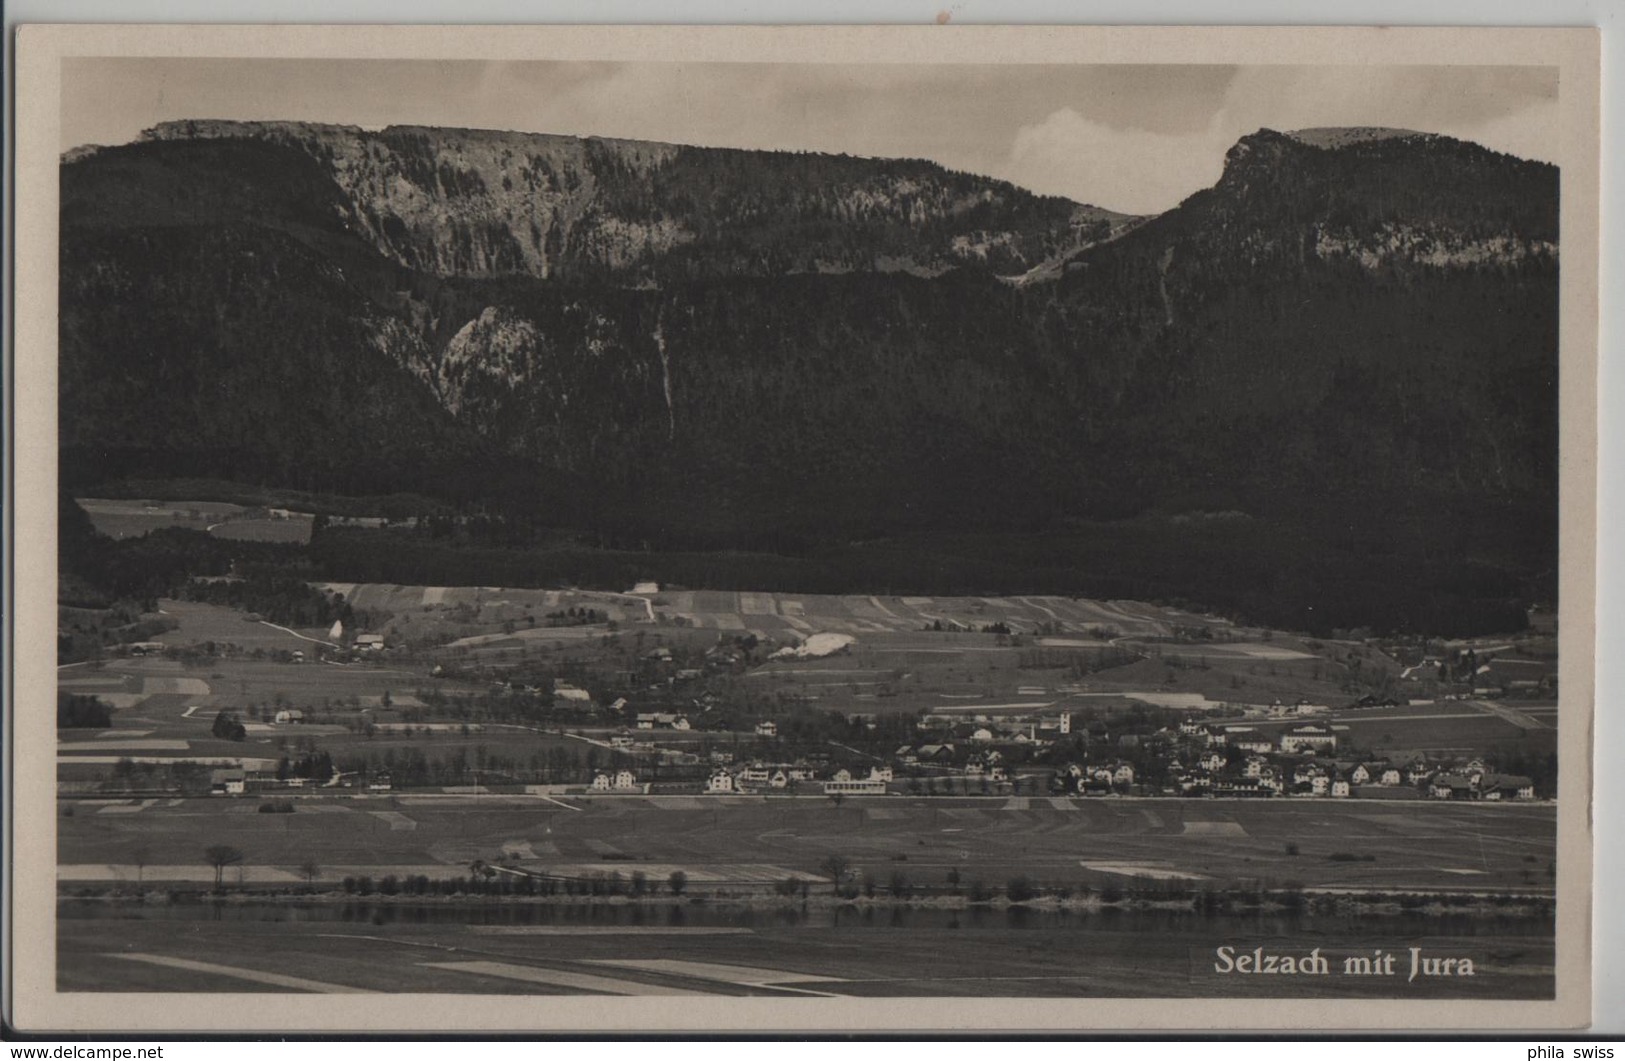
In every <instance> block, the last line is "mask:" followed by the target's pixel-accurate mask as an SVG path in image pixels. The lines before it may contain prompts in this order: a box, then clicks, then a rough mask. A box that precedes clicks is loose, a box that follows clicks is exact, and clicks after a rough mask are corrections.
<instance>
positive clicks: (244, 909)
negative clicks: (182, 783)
mask: <svg viewBox="0 0 1625 1061" xmlns="http://www.w3.org/2000/svg"><path fill="white" fill-rule="evenodd" d="M57 909H58V913H59V916H60V917H61V918H62V919H64V920H70V921H76V920H125V921H260V922H312V923H333V922H340V923H348V924H373V925H460V924H467V925H566V926H569V925H600V926H616V925H626V926H633V925H670V926H674V927H711V926H730V927H745V928H778V929H787V928H788V929H839V930H843V931H847V930H850V931H862V932H884V931H899V930H908V929H932V928H947V929H956V930H966V931H994V930H996V931H1001V932H1002V931H1017V932H1072V933H1076V932H1176V933H1177V932H1213V931H1225V932H1232V933H1238V934H1246V935H1248V936H1292V937H1295V938H1312V937H1315V936H1325V937H1327V938H1328V939H1332V938H1338V937H1346V936H1348V935H1349V934H1350V933H1360V932H1372V931H1380V932H1383V933H1393V934H1401V935H1403V934H1413V933H1414V934H1425V935H1450V936H1475V935H1500V936H1507V935H1511V936H1530V937H1550V936H1551V935H1552V924H1551V922H1550V921H1549V920H1541V919H1538V918H1527V917H1504V916H1497V915H1493V914H1491V915H1486V916H1478V915H1469V914H1446V915H1441V916H1424V915H1421V914H1398V915H1393V916H1383V917H1369V918H1366V917H1356V916H1354V915H1352V914H1349V913H1328V914H1311V913H1307V912H1281V911H1275V912H1252V913H1231V914H1209V913H1198V912H1196V911H1194V910H1122V909H1115V908H1110V907H1108V908H1105V909H1099V910H1081V909H1073V910H1055V909H1030V908H1027V907H1021V906H1014V907H1009V908H1005V909H1000V908H992V907H982V906H974V907H969V908H967V909H963V910H943V909H939V908H932V907H904V906H835V907H827V906H794V905H789V906H763V907H746V906H726V905H720V904H716V903H705V904H698V903H683V902H662V903H643V904H630V903H628V904H617V905H611V904H599V903H578V904H564V903H559V904H554V903H394V902H389V903H379V902H366V901H355V902H343V903H273V902H243V903H237V902H216V901H212V900H195V901H189V902H175V903H170V904H166V905H142V904H134V903H109V902H102V901H98V900H84V899H64V900H61V901H60V902H59V903H58V907H57Z"/></svg>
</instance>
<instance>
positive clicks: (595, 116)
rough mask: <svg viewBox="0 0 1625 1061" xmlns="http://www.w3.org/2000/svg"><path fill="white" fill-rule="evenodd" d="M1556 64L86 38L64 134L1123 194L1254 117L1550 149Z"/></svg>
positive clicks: (1195, 177)
mask: <svg viewBox="0 0 1625 1061" xmlns="http://www.w3.org/2000/svg"><path fill="white" fill-rule="evenodd" d="M1556 117H1557V71H1556V69H1555V68H1547V67H1472V66H1404V67H1393V66H1389V67H1371V66H1315V67H1308V66H1193V65H1181V66H1173V65H1165V66H1136V65H1072V66H1061V65H1014V64H983V65H964V64H953V65H946V64H931V65H924V64H912V65H909V64H863V65H843V64H817V63H795V64H764V63H678V62H635V63H594V62H560V61H535V62H481V61H436V60H385V59H379V60H354V59H345V60H330V59H297V60H291V59H249V60H244V59H231V60H218V59H99V58H98V59H74V60H69V61H67V63H66V64H65V69H64V73H63V90H62V148H63V149H64V150H66V149H68V148H70V147H76V146H79V145H82V144H118V143H125V142H128V141H130V140H132V139H134V138H135V137H136V136H137V135H139V133H140V132H141V130H143V129H146V128H149V127H151V126H153V125H155V124H157V123H159V122H162V121H168V120H172V119H179V118H234V119H244V120H290V121H314V122H332V123H337V124H346V125H359V126H363V127H367V128H379V127H382V126H385V125H392V124H394V125H444V126H460V127H465V128H486V129H511V130H518V131H523V132H544V133H561V134H567V135H577V136H608V137H624V138H629V139H640V140H660V141H666V142H671V143H683V144H696V145H701V146H708V147H738V148H758V149H777V150H804V151H827V152H837V153H844V154H849V155H866V156H875V157H907V158H926V159H930V160H932V161H935V162H939V163H941V164H943V165H945V166H949V167H951V168H953V169H958V170H966V171H969V172H973V173H980V174H984V175H987V176H991V177H997V178H1000V179H1003V180H1008V181H1010V182H1012V183H1014V184H1018V185H1021V186H1022V187H1025V188H1029V189H1031V190H1033V191H1036V192H1040V193H1044V194H1050V195H1061V196H1065V197H1067V198H1070V199H1074V200H1076V201H1078V202H1085V203H1091V204H1093V205H1096V206H1103V207H1106V208H1108V209H1112V210H1120V211H1123V212H1125V213H1135V214H1143V213H1154V212H1158V211H1161V210H1166V209H1168V208H1170V207H1173V206H1175V205H1177V204H1178V203H1179V201H1180V200H1181V199H1183V198H1184V197H1185V196H1187V195H1189V194H1191V193H1192V192H1194V191H1197V190H1199V189H1201V188H1204V187H1207V186H1209V185H1211V184H1212V183H1213V182H1214V181H1215V180H1217V179H1218V177H1219V174H1220V171H1221V170H1222V167H1223V164H1224V155H1225V152H1226V151H1227V150H1228V149H1229V148H1230V147H1231V145H1233V144H1234V143H1235V142H1236V141H1237V140H1238V139H1239V138H1241V137H1242V136H1245V135H1247V134H1248V133H1252V132H1255V131H1257V130H1258V129H1260V128H1271V129H1277V130H1282V131H1287V130H1292V129H1301V128H1309V127H1316V126H1329V125H1379V126H1393V127H1399V128H1405V129H1415V130H1419V131H1423V132H1431V133H1442V134H1445V135H1449V136H1455V137H1459V138H1461V139H1464V140H1473V141H1475V142H1477V143H1481V144H1484V145H1485V146H1487V147H1491V148H1494V149H1496V150H1499V151H1505V152H1508V153H1510V154H1514V155H1519V156H1521V157H1524V158H1531V159H1540V160H1543V161H1552V160H1554V159H1555V157H1556V152H1557V149H1558V145H1557V126H1558V123H1557V120H1556Z"/></svg>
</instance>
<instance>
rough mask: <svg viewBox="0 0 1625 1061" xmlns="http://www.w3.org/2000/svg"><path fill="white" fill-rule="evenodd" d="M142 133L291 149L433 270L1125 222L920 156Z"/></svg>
mask: <svg viewBox="0 0 1625 1061" xmlns="http://www.w3.org/2000/svg"><path fill="white" fill-rule="evenodd" d="M143 139H144V140H146V141H148V142H163V141H189V142H195V141H201V140H256V141H262V142H268V143H274V144H279V145H283V146H288V147H293V148H297V149H298V150H300V151H302V152H304V153H305V154H307V155H309V156H310V157H311V158H313V159H315V160H316V161H317V162H318V163H319V164H320V165H321V166H322V167H323V168H324V169H325V170H326V171H327V172H328V174H329V175H330V176H331V178H332V180H333V181H334V182H335V183H336V184H337V185H338V187H339V188H340V189H341V190H342V192H343V195H344V198H345V200H346V203H347V207H346V218H345V220H346V223H347V224H349V225H350V226H352V227H353V228H354V230H355V231H357V232H358V233H360V234H362V235H364V236H365V238H366V239H368V240H369V241H370V242H372V243H373V244H374V245H375V246H376V247H377V248H378V249H379V250H380V251H382V252H383V253H384V254H386V255H387V256H389V257H390V258H392V259H393V260H395V261H396V262H399V263H400V264H402V265H405V266H408V267H410V268H412V269H416V270H420V271H423V272H427V273H431V274H433V275H436V276H443V277H451V276H458V277H494V276H509V275H523V276H530V277H535V278H538V279H553V278H568V277H591V278H593V279H610V280H614V281H617V282H623V283H653V282H656V281H658V280H660V279H663V278H670V277H693V276H716V275H739V274H748V275H765V274H776V273H785V272H798V271H810V272H835V271H868V270H878V271H909V272H916V273H921V274H934V273H940V272H942V271H944V270H946V269H949V268H953V267H956V266H962V265H971V266H975V267H988V268H991V269H994V270H996V271H997V270H1003V271H1008V272H1014V273H1019V272H1023V271H1025V270H1027V269H1030V268H1032V267H1033V266H1035V265H1037V264H1039V263H1040V262H1042V261H1044V260H1045V259H1046V258H1048V257H1051V256H1053V255H1054V254H1056V253H1058V252H1063V251H1068V250H1073V249H1076V248H1077V247H1079V246H1082V245H1085V244H1087V243H1089V242H1092V241H1097V240H1099V239H1102V238H1105V237H1107V236H1109V235H1110V234H1111V233H1112V232H1113V231H1115V230H1116V229H1117V228H1118V227H1120V226H1121V225H1122V224H1123V223H1124V222H1126V221H1128V220H1131V219H1127V218H1123V217H1122V216H1120V215H1116V214H1111V213H1109V212H1108V211H1102V210H1096V209H1094V208H1092V207H1082V206H1079V205H1078V204H1075V203H1070V202H1066V201H1064V200H1060V199H1053V198H1044V197H1040V196H1035V195H1032V194H1030V193H1027V192H1024V191H1022V190H1020V189H1018V188H1015V187H1013V186H1011V185H1008V184H1004V183H1002V182H998V181H992V180H988V179H985V178H979V177H972V176H969V175H966V174H957V173H952V172H950V171H947V170H944V169H942V168H941V167H939V166H935V165H933V164H931V163H924V162H909V161H887V160H872V159H855V158H844V157H832V156H806V155H792V154H788V153H772V152H751V151H730V150H721V149H709V148H691V147H682V146H678V145H674V144H662V143H651V142H642V141H628V140H610V139H601V138H578V137H570V136H550V135H540V134H531V133H513V132H499V131H492V130H470V129H435V128H418V127H397V126H392V127H389V128H387V129H383V130H381V131H369V130H365V129H360V128H356V127H353V126H335V125H314V124H306V123H298V122H231V121H178V122H168V123H165V124H163V125H159V126H157V127H155V128H153V129H151V130H148V131H147V132H146V133H145V134H143Z"/></svg>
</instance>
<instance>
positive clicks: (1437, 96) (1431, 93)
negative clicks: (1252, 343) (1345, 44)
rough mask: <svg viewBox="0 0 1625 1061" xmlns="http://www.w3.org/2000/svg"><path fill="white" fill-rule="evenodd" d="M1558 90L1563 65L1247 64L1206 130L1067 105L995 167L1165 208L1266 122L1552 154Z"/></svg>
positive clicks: (1107, 198) (1030, 179)
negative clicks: (1167, 127) (1405, 133)
mask: <svg viewBox="0 0 1625 1061" xmlns="http://www.w3.org/2000/svg"><path fill="white" fill-rule="evenodd" d="M1556 89H1557V86H1556V73H1555V71H1553V70H1549V69H1545V68H1514V67H1444V66H1427V67H1388V68H1381V69H1373V68H1370V67H1355V66H1348V67H1337V66H1333V67H1290V66H1275V67H1272V66H1256V67H1242V68H1238V69H1237V70H1235V72H1234V76H1233V77H1232V78H1231V79H1230V81H1229V83H1228V85H1226V87H1225V88H1224V91H1223V95H1222V99H1221V101H1220V102H1219V105H1218V106H1217V108H1216V109H1215V110H1213V111H1212V112H1211V116H1210V118H1209V120H1208V121H1207V123H1206V125H1205V126H1202V127H1200V128H1193V129H1187V130H1184V131H1179V132H1163V131H1158V130H1153V129H1148V128H1145V127H1144V126H1143V125H1140V124H1137V123H1135V122H1134V121H1133V120H1132V119H1131V120H1128V121H1124V120H1123V119H1122V118H1121V117H1119V118H1118V119H1117V120H1114V121H1107V120H1104V119H1103V118H1102V117H1100V116H1099V114H1097V113H1094V109H1093V108H1091V106H1090V105H1089V104H1087V103H1085V104H1083V105H1081V106H1077V107H1072V106H1069V107H1063V108H1059V109H1056V110H1053V111H1051V112H1050V113H1049V114H1048V115H1047V116H1046V117H1044V118H1043V119H1042V120H1039V121H1035V122H1029V123H1027V124H1024V125H1022V126H1020V127H1019V128H1018V129H1017V130H1016V132H1015V134H1014V137H1013V139H1012V141H1011V146H1010V150H1009V153H1008V155H1007V156H1006V158H1005V159H1004V161H1003V162H1002V163H1001V164H1000V165H999V166H998V167H997V170H996V173H995V175H996V176H999V177H1003V178H1004V179H1006V180H1009V181H1012V182H1014V183H1016V184H1020V185H1022V186H1024V187H1027V188H1031V189H1033V190H1034V191H1040V192H1046V193H1049V194H1052V195H1064V196H1066V197H1068V198H1070V199H1075V200H1077V201H1079V202H1086V203H1093V204H1095V205H1097V206H1104V207H1108V208H1110V209H1113V210H1122V211H1125V212H1128V213H1157V212H1160V211H1163V210H1167V209H1169V208H1171V207H1173V206H1176V205H1178V203H1179V202H1180V201H1181V200H1182V199H1184V198H1185V197H1186V196H1188V195H1190V194H1191V193H1192V192H1195V191H1198V190H1200V189H1202V188H1205V187H1208V186H1210V185H1211V184H1213V182H1214V181H1216V180H1217V179H1218V178H1219V176H1220V174H1221V172H1222V171H1223V166H1224V156H1225V152H1227V151H1228V150H1229V149H1230V148H1231V146H1232V145H1234V144H1235V142H1236V141H1237V140H1239V139H1241V138H1242V137H1243V136H1246V135H1248V134H1250V133H1254V132H1256V131H1258V130H1259V129H1262V128H1268V129H1275V130H1278V131H1281V132H1287V131H1290V130H1293V129H1304V128H1314V127H1317V126H1360V125H1371V126H1387V127H1394V128H1402V129H1415V130H1418V131H1421V132H1430V133H1439V134H1443V135H1445V136H1453V137H1457V138H1459V139H1462V140H1471V141H1473V142H1475V143H1479V144H1483V145H1484V146H1486V147H1490V148H1493V149H1495V150H1497V151H1505V152H1507V153H1509V154H1514V155H1518V156H1520V157H1522V158H1531V159H1540V160H1545V161H1551V160H1554V159H1555V158H1556V157H1557V151H1558V143H1557V127H1558V123H1557V112H1558V108H1557V91H1556ZM1191 102H1192V105H1193V106H1194V105H1196V104H1197V103H1198V101H1197V100H1195V99H1193V100H1192V101H1191ZM1209 105H1210V106H1211V104H1209Z"/></svg>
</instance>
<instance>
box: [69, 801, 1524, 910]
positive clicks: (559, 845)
mask: <svg viewBox="0 0 1625 1061" xmlns="http://www.w3.org/2000/svg"><path fill="white" fill-rule="evenodd" d="M258 802H259V801H258V800H256V799H253V798H247V799H240V800H234V799H228V798H219V797H216V798H213V799H202V798H200V799H190V800H146V801H141V800H122V801H75V813H74V814H73V815H72V817H64V818H61V819H59V821H58V862H59V864H60V875H61V878H62V880H63V882H64V883H65V884H66V883H68V882H70V881H74V880H97V881H106V880H111V879H128V880H134V879H135V875H136V873H137V868H136V863H137V862H138V861H140V859H139V858H138V856H144V858H145V867H146V868H145V869H144V870H142V872H143V873H144V875H145V877H146V879H147V880H149V881H150V880H154V879H163V875H164V874H165V873H174V874H176V875H177V876H176V878H175V879H183V880H193V881H197V880H210V879H212V873H211V871H210V870H209V869H208V867H207V866H205V865H203V861H204V860H203V857H202V851H203V848H204V847H206V846H208V845H209V844H212V843H227V842H229V843H231V844H233V845H234V846H236V847H238V848H239V849H241V850H242V851H243V852H244V853H245V863H244V864H245V866H247V867H249V869H251V870H256V871H257V870H258V869H263V870H265V871H267V872H269V873H271V874H272V876H271V878H269V879H283V880H288V881H293V880H298V879H300V876H299V874H300V873H301V872H302V867H303V866H304V865H305V864H306V863H307V862H311V861H314V862H315V863H316V865H317V868H318V870H319V873H320V877H321V879H324V880H329V881H331V880H336V879H338V878H341V877H343V876H345V875H347V874H355V873H370V874H372V875H374V876H379V875H381V874H384V873H390V872H393V873H397V874H405V873H412V874H417V873H422V874H426V875H429V876H432V877H447V876H461V875H463V874H465V873H466V872H467V868H468V865H469V863H470V862H472V861H473V860H475V859H481V860H485V861H496V860H499V859H502V858H504V857H508V858H511V859H514V860H516V864H517V865H520V866H524V867H529V868H534V869H538V870H544V869H545V870H549V871H553V872H564V873H567V874H569V875H576V874H580V873H589V872H610V871H619V872H620V873H622V874H623V876H625V875H629V874H630V873H632V872H633V871H637V870H641V871H643V872H644V873H645V874H646V875H647V876H648V877H649V878H650V879H651V880H655V879H664V878H665V877H666V876H668V875H669V874H670V873H671V872H672V870H674V869H682V870H683V871H684V872H685V873H687V874H688V875H689V876H690V878H691V879H693V880H694V881H695V882H696V883H697V884H698V883H700V882H707V881H708V882H713V883H714V885H715V886H716V887H720V888H723V889H724V890H726V889H727V888H729V887H732V886H736V885H738V886H746V887H747V890H750V888H753V887H760V886H764V885H768V884H771V883H773V882H775V881H778V880H782V879H783V878H784V877H786V876H790V875H794V874H821V872H822V871H821V870H820V865H821V863H823V862H824V860H825V859H826V858H828V857H829V856H831V855H836V856H840V857H842V858H845V859H848V860H849V861H850V864H851V865H852V867H853V868H854V869H855V870H856V871H858V872H859V873H864V872H867V873H871V874H873V875H874V876H875V877H876V878H877V879H879V880H880V881H882V882H884V881H887V880H889V879H890V878H891V877H892V875H893V874H896V873H900V874H903V875H904V876H905V877H906V878H908V879H910V880H912V881H914V882H917V883H919V884H928V885H940V884H942V883H943V882H944V881H945V880H946V877H947V874H948V873H949V871H950V870H958V871H959V873H960V876H961V878H962V879H963V880H964V881H965V882H966V883H967V884H968V883H969V882H971V881H972V880H982V881H984V882H985V883H987V884H989V885H990V886H996V887H1002V886H1003V884H1004V882H1005V881H1007V880H1008V879H1010V878H1011V877H1014V876H1018V875H1026V876H1029V877H1032V878H1034V879H1036V880H1038V881H1041V882H1045V883H1057V884H1060V883H1072V884H1088V885H1092V886H1096V887H1099V886H1102V885H1105V884H1110V883H1113V882H1116V883H1124V882H1127V881H1130V880H1132V879H1133V878H1135V877H1137V876H1144V877H1152V878H1157V877H1160V878H1162V879H1170V878H1171V879H1180V880H1186V881H1191V882H1207V883H1208V884H1209V885H1211V886H1215V887H1231V886H1250V885H1252V884H1254V883H1266V884H1274V885H1282V884H1285V883H1287V882H1295V883H1298V884H1301V885H1303V886H1304V887H1306V888H1310V889H1325V890H1351V889H1373V890H1406V889H1410V890H1428V891H1435V890H1440V891H1444V890H1457V891H1471V892H1494V893H1500V892H1548V891H1550V889H1551V887H1552V881H1551V878H1550V877H1549V876H1548V875H1547V869H1548V866H1549V864H1550V863H1551V862H1552V860H1553V859H1554V858H1555V854H1556V849H1555V829H1556V812H1555V808H1554V807H1553V806H1551V805H1549V804H1546V805H1513V804H1507V805H1496V804H1457V805H1452V804H1438V803H1416V802H1410V803H1393V802H1386V801H1384V802H1375V801H1373V802H1362V801H1359V800H1350V801H1337V802H1332V801H1329V800H1301V801H1300V800H1280V801H1267V802H1249V801H1232V800H1173V799H1157V800H1134V799H1104V800H1083V799H1071V798H1048V797H992V798H974V797H967V798H950V797H934V798H930V799H911V798H906V797H881V798H867V799H861V798H853V799H848V800H846V801H845V802H844V803H843V804H841V805H839V806H837V805H835V804H833V803H832V802H831V801H829V800H827V799H824V798H822V797H813V798H800V797H776V798H768V797H761V796H756V797H732V796H601V797H592V798H582V797H569V798H540V797H493V796H485V797H480V798H478V799H476V798H475V797H472V796H455V795H422V796H406V795H401V796H395V797H385V796H352V797H347V798H346V797H328V796H309V797H298V798H296V800H295V805H296V807H297V810H296V812H295V813H293V814H259V813H256V809H257V804H258ZM1289 844H1291V845H1293V848H1289V847H1288V845H1289ZM1292 849H1295V850H1296V851H1297V852H1298V853H1297V854H1295V855H1292V854H1288V851H1289V850H1292ZM159 867H167V868H164V869H161V868H159Z"/></svg>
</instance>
